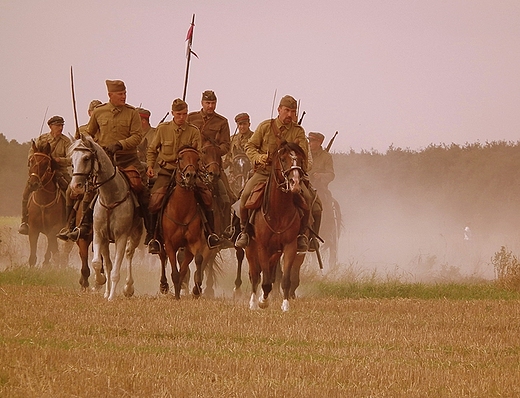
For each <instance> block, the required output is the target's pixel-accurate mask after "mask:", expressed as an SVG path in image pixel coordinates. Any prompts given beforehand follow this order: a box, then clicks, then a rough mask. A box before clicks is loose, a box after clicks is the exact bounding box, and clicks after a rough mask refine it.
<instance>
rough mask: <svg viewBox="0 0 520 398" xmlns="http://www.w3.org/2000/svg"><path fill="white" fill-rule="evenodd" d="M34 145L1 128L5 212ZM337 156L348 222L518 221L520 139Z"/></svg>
mask: <svg viewBox="0 0 520 398" xmlns="http://www.w3.org/2000/svg"><path fill="white" fill-rule="evenodd" d="M29 147H30V143H23V144H20V143H18V142H17V141H16V140H10V141H9V140H7V139H6V137H5V136H4V135H3V134H1V133H0V187H1V188H2V189H0V203H2V206H1V212H0V216H19V215H20V201H21V196H22V192H23V189H24V187H25V183H26V181H27V177H28V174H27V154H28V151H29ZM333 158H334V167H335V171H336V179H335V180H334V181H333V182H332V183H331V185H330V188H331V191H332V193H333V195H334V196H335V197H336V198H337V199H338V201H339V202H340V204H341V206H342V210H343V213H344V216H345V219H346V221H347V223H348V219H349V218H363V217H364V216H368V215H370V214H371V213H373V212H374V211H377V209H376V208H375V206H379V207H381V206H385V203H387V204H390V203H391V204H392V206H389V208H392V209H395V208H396V207H397V208H399V209H400V211H402V215H403V216H406V217H409V218H412V219H413V218H414V217H421V214H424V213H429V214H431V213H432V212H433V213H436V214H442V216H443V217H445V218H446V219H449V220H450V221H451V222H454V223H460V224H464V223H467V222H468V221H469V222H473V223H474V224H475V225H480V226H486V227H487V228H491V227H493V228H501V227H503V226H504V225H508V226H514V225H516V224H518V221H519V215H518V213H519V211H518V208H519V205H520V143H519V142H505V141H492V142H486V143H484V144H481V143H471V144H469V143H467V144H464V145H458V144H451V145H445V144H442V145H433V144H432V145H430V146H428V147H427V148H424V149H421V150H410V149H402V148H395V147H393V146H390V147H389V148H388V149H387V150H386V151H385V152H384V153H381V152H378V151H375V150H370V151H368V150H362V151H360V152H356V151H353V150H351V151H349V152H347V153H335V154H333ZM392 211H394V210H392Z"/></svg>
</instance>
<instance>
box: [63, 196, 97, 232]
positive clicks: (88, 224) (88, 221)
mask: <svg viewBox="0 0 520 398" xmlns="http://www.w3.org/2000/svg"><path fill="white" fill-rule="evenodd" d="M83 207H87V208H86V209H85V208H84V209H83V217H82V218H81V223H80V224H79V227H76V228H74V229H73V230H72V231H71V232H70V233H69V234H67V237H68V238H69V239H70V240H71V241H73V242H77V241H78V240H79V239H80V238H81V239H85V238H86V237H87V236H88V235H89V234H90V233H92V222H93V216H94V211H93V210H92V209H91V208H90V206H89V203H85V202H83Z"/></svg>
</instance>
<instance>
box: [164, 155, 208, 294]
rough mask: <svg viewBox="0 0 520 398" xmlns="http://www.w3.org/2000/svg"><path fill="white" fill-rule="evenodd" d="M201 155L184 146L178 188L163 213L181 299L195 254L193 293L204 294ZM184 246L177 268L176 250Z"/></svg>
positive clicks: (173, 273)
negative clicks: (198, 192)
mask: <svg viewBox="0 0 520 398" xmlns="http://www.w3.org/2000/svg"><path fill="white" fill-rule="evenodd" d="M199 161H200V156H199V153H198V151H197V150H196V149H194V148H191V147H182V148H180V150H179V155H178V158H177V171H176V172H175V176H174V178H175V188H174V190H173V192H172V194H171V196H170V197H169V198H168V199H167V200H166V203H165V205H164V210H163V213H162V217H161V230H162V237H163V239H164V250H165V251H166V255H167V256H168V259H169V260H170V264H171V266H172V274H171V278H172V281H173V285H174V289H175V298H177V299H180V293H181V285H182V281H183V280H184V278H185V277H186V275H187V273H188V269H189V264H190V262H191V260H193V258H195V264H196V266H197V269H196V271H195V275H194V281H195V286H194V287H193V291H192V292H193V295H194V296H195V297H199V296H200V295H201V294H202V279H203V275H202V273H203V268H202V261H203V251H204V249H205V247H207V246H206V243H205V239H204V233H203V229H202V217H201V209H200V208H199V204H198V203H197V199H196V197H195V189H196V187H197V178H198V172H199ZM181 247H183V248H184V250H183V252H184V256H183V259H182V263H180V265H179V268H177V258H176V256H177V252H178V251H179V249H180V248H181ZM160 257H161V265H162V267H161V268H162V269H161V285H160V290H161V292H162V293H167V292H168V288H169V287H168V281H167V279H166V258H165V256H164V254H161V256H160Z"/></svg>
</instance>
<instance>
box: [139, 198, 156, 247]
mask: <svg viewBox="0 0 520 398" xmlns="http://www.w3.org/2000/svg"><path fill="white" fill-rule="evenodd" d="M137 201H138V202H139V207H140V209H139V210H140V213H141V216H142V217H143V222H144V227H145V229H146V236H145V238H144V244H145V245H148V243H150V241H151V240H152V239H153V235H154V226H153V224H152V220H151V218H150V212H149V211H148V205H149V204H150V195H149V193H148V191H143V192H140V193H139V194H138V195H137Z"/></svg>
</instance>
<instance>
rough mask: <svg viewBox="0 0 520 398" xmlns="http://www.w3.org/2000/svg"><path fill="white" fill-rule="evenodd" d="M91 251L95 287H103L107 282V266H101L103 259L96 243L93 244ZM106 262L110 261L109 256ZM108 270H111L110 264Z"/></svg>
mask: <svg viewBox="0 0 520 398" xmlns="http://www.w3.org/2000/svg"><path fill="white" fill-rule="evenodd" d="M93 249H94V255H93V256H92V268H93V269H94V272H95V274H96V285H97V287H98V288H99V286H103V285H104V284H105V283H106V282H107V277H106V276H107V275H109V270H108V264H106V265H104V264H103V257H102V256H101V253H100V252H101V250H100V247H99V243H98V242H94V243H93ZM108 261H110V256H109V258H108ZM105 268H106V269H105ZM110 268H112V263H110ZM105 271H107V272H105Z"/></svg>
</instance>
